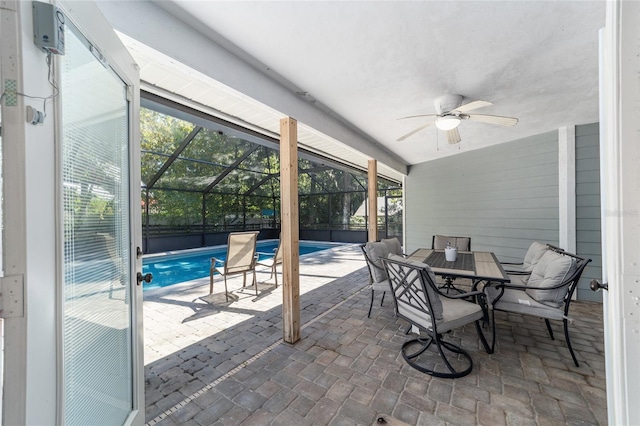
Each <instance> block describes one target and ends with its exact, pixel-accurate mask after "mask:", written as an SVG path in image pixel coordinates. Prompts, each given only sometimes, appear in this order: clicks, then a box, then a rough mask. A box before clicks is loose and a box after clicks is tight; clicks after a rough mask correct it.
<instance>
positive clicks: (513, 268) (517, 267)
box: [500, 241, 554, 275]
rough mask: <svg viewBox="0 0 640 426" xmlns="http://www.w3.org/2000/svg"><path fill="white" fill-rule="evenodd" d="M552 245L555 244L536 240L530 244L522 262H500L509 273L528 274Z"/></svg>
mask: <svg viewBox="0 0 640 426" xmlns="http://www.w3.org/2000/svg"><path fill="white" fill-rule="evenodd" d="M552 247H554V246H552V245H550V244H544V243H539V242H537V241H534V242H532V243H531V245H530V246H529V249H528V250H527V253H526V254H525V255H524V259H523V260H522V262H519V263H518V262H500V264H501V265H502V267H503V268H504V270H505V272H506V273H508V274H520V275H528V274H530V273H531V271H533V268H534V267H535V266H536V264H537V263H538V261H539V260H540V258H541V257H542V256H543V255H544V254H545V253H546V252H547V251H548V250H551V248H552Z"/></svg>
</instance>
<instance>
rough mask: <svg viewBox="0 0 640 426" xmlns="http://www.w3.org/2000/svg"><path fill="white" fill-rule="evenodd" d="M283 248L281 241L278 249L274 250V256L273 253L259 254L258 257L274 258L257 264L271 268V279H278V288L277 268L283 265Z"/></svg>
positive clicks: (259, 261)
mask: <svg viewBox="0 0 640 426" xmlns="http://www.w3.org/2000/svg"><path fill="white" fill-rule="evenodd" d="M281 246H282V242H281V241H279V242H278V247H276V248H275V249H273V256H272V254H271V253H261V252H258V255H261V254H262V255H265V256H272V257H270V258H268V259H265V260H258V261H257V262H256V263H257V264H258V265H262V266H268V267H269V268H271V275H270V276H269V279H271V277H274V276H275V277H276V288H278V270H277V269H276V266H277V265H280V264H282V247H281ZM258 259H259V258H258Z"/></svg>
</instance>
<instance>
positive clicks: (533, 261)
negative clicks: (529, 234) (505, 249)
mask: <svg viewBox="0 0 640 426" xmlns="http://www.w3.org/2000/svg"><path fill="white" fill-rule="evenodd" d="M549 250H550V248H549V246H548V245H546V244H542V243H539V242H537V241H534V242H533V243H531V245H530V246H529V250H527V254H525V256H524V260H523V261H522V269H523V270H524V271H528V272H530V271H532V270H533V268H534V267H535V266H536V265H537V264H538V262H539V261H540V259H541V258H542V256H544V254H545V253H546V252H547V251H549Z"/></svg>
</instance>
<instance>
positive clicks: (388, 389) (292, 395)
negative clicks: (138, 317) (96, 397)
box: [144, 245, 607, 426]
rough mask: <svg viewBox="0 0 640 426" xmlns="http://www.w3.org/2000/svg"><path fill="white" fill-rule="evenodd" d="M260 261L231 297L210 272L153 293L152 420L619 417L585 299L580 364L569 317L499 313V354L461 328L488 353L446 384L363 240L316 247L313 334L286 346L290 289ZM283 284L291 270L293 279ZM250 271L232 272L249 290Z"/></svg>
mask: <svg viewBox="0 0 640 426" xmlns="http://www.w3.org/2000/svg"><path fill="white" fill-rule="evenodd" d="M268 278H269V271H268V269H267V268H264V269H259V270H258V281H260V282H263V281H267V282H268V283H270V284H259V287H258V292H259V294H258V296H257V297H256V295H255V290H254V288H253V287H250V288H247V289H244V290H242V291H237V290H236V291H234V296H235V297H234V298H233V300H230V302H229V303H227V302H225V297H224V284H223V282H222V280H216V288H215V290H214V295H213V297H209V296H208V294H207V293H208V278H205V279H202V280H197V281H196V282H192V283H190V284H187V285H178V286H172V287H168V288H165V289H159V290H154V291H151V292H148V293H145V301H144V328H145V356H144V357H145V382H146V421H147V423H148V424H163V425H213V424H215V425H237V424H246V425H252V424H253V425H266V424H273V425H305V424H309V425H311V424H314V425H315V424H317V425H323V424H332V425H357V424H364V425H372V424H374V423H375V422H376V419H378V418H379V417H384V418H385V420H386V421H387V422H388V424H398V425H401V424H411V425H417V424H419V425H427V424H429V425H432V424H433V425H437V424H455V425H467V424H469V425H475V424H486V425H492V426H493V425H511V424H514V425H515V424H519V425H520V424H539V425H546V424H549V425H552V424H553V425H556V424H606V423H607V414H606V413H607V411H606V393H605V375H604V368H605V367H604V337H603V325H602V305H601V304H596V303H590V302H574V303H572V308H571V313H570V314H571V316H572V317H573V318H574V319H575V322H574V323H573V324H572V325H570V333H571V336H572V343H573V346H574V349H575V351H576V355H577V357H578V360H579V361H580V367H579V368H577V367H575V366H574V365H573V362H572V361H571V356H570V355H569V352H568V349H567V348H566V344H565V342H564V338H563V333H562V331H561V330H562V327H561V324H560V323H554V324H553V328H554V331H555V335H556V340H550V339H549V338H548V335H547V332H546V327H545V325H544V322H543V321H542V320H537V319H535V318H531V317H522V316H519V315H511V314H509V315H507V314H504V313H497V314H496V319H497V326H498V344H497V349H496V352H495V353H494V354H492V355H488V354H487V353H485V352H484V351H483V350H482V349H481V345H480V344H479V341H478V339H477V336H476V334H475V329H474V327H473V326H467V327H464V328H463V329H460V330H456V331H455V332H453V333H450V334H448V335H447V338H448V339H453V340H455V341H457V342H462V346H463V347H464V348H465V349H466V350H467V351H469V353H470V354H471V356H472V358H473V360H474V369H473V371H472V372H471V374H470V375H468V376H466V377H463V378H460V379H454V380H451V379H438V378H432V377H430V376H428V375H426V374H422V373H419V372H418V371H416V370H414V369H412V368H411V367H409V366H408V365H407V364H406V362H405V361H404V360H403V359H402V356H401V354H400V346H401V345H402V343H403V342H405V341H406V340H408V339H410V338H411V336H407V335H405V334H404V330H405V329H406V326H407V324H406V322H404V321H403V320H401V319H398V318H396V317H394V315H393V309H392V301H391V300H389V299H388V298H387V299H386V300H385V302H384V306H382V307H380V305H379V303H380V298H379V296H378V297H377V298H376V304H374V307H373V311H372V315H371V318H367V311H368V308H369V300H370V292H369V290H368V288H367V284H368V274H367V271H366V269H365V263H364V259H363V257H362V254H361V252H360V249H359V248H358V247H357V246H355V245H354V246H343V247H340V248H336V249H331V250H327V251H324V252H320V253H316V254H312V255H309V256H304V257H302V258H301V264H300V293H301V297H300V305H301V324H302V326H301V329H302V330H301V336H302V337H301V339H300V341H298V342H297V343H296V344H295V345H288V344H285V343H283V342H282V340H281V339H282V316H281V303H282V291H281V287H278V288H277V289H276V288H274V286H273V279H271V280H268ZM279 281H281V275H280V276H279ZM241 286H242V278H241V277H238V278H232V279H230V280H229V287H230V288H231V289H239V288H240V287H241Z"/></svg>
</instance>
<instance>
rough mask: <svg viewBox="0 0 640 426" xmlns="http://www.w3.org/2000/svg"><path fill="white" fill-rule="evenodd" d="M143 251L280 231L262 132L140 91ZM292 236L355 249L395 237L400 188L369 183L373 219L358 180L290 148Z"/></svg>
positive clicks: (271, 157) (273, 161)
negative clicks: (294, 200)
mask: <svg viewBox="0 0 640 426" xmlns="http://www.w3.org/2000/svg"><path fill="white" fill-rule="evenodd" d="M140 115H141V119H140V128H141V171H142V173H141V174H142V200H141V203H142V204H141V205H142V215H143V217H142V224H143V245H144V247H143V249H144V252H145V253H156V252H160V251H167V250H179V249H185V248H194V247H202V246H210V245H217V244H225V243H226V239H227V234H228V233H229V232H232V231H242V230H256V229H259V230H261V234H260V238H261V239H262V238H278V235H279V232H280V229H279V228H280V219H279V211H280V179H279V175H280V163H279V150H278V148H279V144H278V139H277V135H265V134H263V133H259V132H256V131H253V130H251V129H248V128H244V127H242V126H240V125H237V124H234V123H232V122H230V121H225V120H222V119H220V118H217V117H214V116H211V115H207V114H204V113H202V112H200V111H196V110H192V109H189V108H187V107H184V106H181V105H178V104H174V103H171V102H170V101H167V100H165V99H161V98H157V97H155V95H151V94H144V93H143V97H142V108H141V113H140ZM298 167H299V194H300V195H299V209H300V239H308V240H319V241H340V242H364V241H366V238H367V233H366V229H367V221H368V220H369V218H370V217H371V216H374V217H376V218H377V222H378V229H379V235H380V237H387V236H396V237H399V238H401V237H402V189H401V187H400V185H399V183H397V182H392V181H389V180H386V179H382V178H379V179H378V212H376V213H374V214H373V215H371V214H370V213H369V212H368V211H367V203H366V194H367V174H366V171H363V170H358V169H356V168H354V167H350V166H348V165H344V164H340V163H339V162H338V161H334V160H331V159H327V158H323V157H321V156H319V155H317V154H314V153H311V152H306V151H304V150H300V151H299V162H298Z"/></svg>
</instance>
